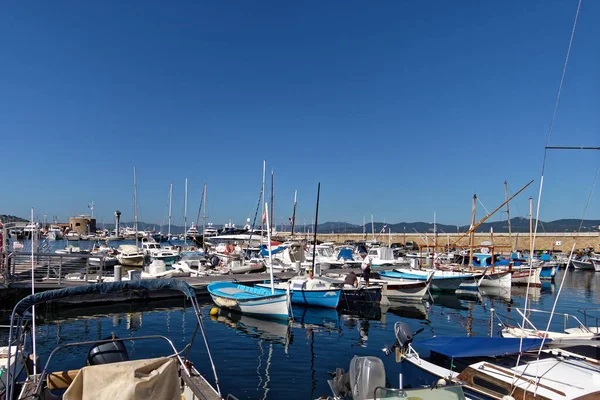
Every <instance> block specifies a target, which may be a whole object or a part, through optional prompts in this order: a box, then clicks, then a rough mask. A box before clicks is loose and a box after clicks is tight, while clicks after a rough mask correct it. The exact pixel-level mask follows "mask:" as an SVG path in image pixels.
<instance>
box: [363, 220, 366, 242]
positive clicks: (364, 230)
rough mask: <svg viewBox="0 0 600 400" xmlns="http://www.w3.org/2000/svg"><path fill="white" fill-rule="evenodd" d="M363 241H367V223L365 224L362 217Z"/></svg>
mask: <svg viewBox="0 0 600 400" xmlns="http://www.w3.org/2000/svg"><path fill="white" fill-rule="evenodd" d="M363 239H364V240H367V222H366V218H365V216H364V215H363Z"/></svg>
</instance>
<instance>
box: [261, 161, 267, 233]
mask: <svg viewBox="0 0 600 400" xmlns="http://www.w3.org/2000/svg"><path fill="white" fill-rule="evenodd" d="M266 180H267V160H263V174H262V190H261V194H260V195H261V197H262V199H261V208H262V209H263V213H266V212H267V210H266V209H265V181H266ZM265 222H266V215H265V214H263V218H261V219H260V230H261V233H260V239H261V241H262V239H263V236H264V230H265Z"/></svg>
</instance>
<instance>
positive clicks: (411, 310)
mask: <svg viewBox="0 0 600 400" xmlns="http://www.w3.org/2000/svg"><path fill="white" fill-rule="evenodd" d="M428 308H429V303H424V302H417V301H402V300H390V305H389V306H388V307H387V312H388V313H391V314H394V315H396V316H398V317H402V318H410V319H418V320H427V319H428V315H427V311H428Z"/></svg>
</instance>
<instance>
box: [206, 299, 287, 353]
mask: <svg viewBox="0 0 600 400" xmlns="http://www.w3.org/2000/svg"><path fill="white" fill-rule="evenodd" d="M210 319H211V320H212V321H215V322H219V323H221V324H224V325H226V326H228V327H230V328H233V329H234V330H236V331H237V332H239V333H241V334H243V335H246V336H248V337H251V338H255V339H260V340H263V341H266V342H268V343H274V344H281V345H283V346H284V347H285V348H286V352H287V346H288V345H289V344H291V343H292V341H293V335H292V330H291V324H290V323H289V322H287V321H279V320H271V319H262V318H255V317H252V316H249V315H245V314H241V313H238V312H234V311H230V310H227V309H224V308H220V309H219V311H218V313H217V314H211V315H210Z"/></svg>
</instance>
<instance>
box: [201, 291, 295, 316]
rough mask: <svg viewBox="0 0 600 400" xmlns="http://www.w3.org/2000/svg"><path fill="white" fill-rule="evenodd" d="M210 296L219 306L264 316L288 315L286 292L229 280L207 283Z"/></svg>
mask: <svg viewBox="0 0 600 400" xmlns="http://www.w3.org/2000/svg"><path fill="white" fill-rule="evenodd" d="M208 292H209V293H210V296H211V298H212V299H213V301H214V302H215V304H217V305H218V306H220V307H225V308H228V309H230V310H234V311H238V312H241V313H244V314H249V315H256V316H261V317H264V318H274V319H287V318H288V317H289V311H288V300H287V299H288V298H287V293H283V294H279V293H275V294H271V293H270V292H268V291H266V290H264V289H261V288H252V287H249V286H244V285H237V284H233V283H229V282H215V283H211V284H209V285H208Z"/></svg>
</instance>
